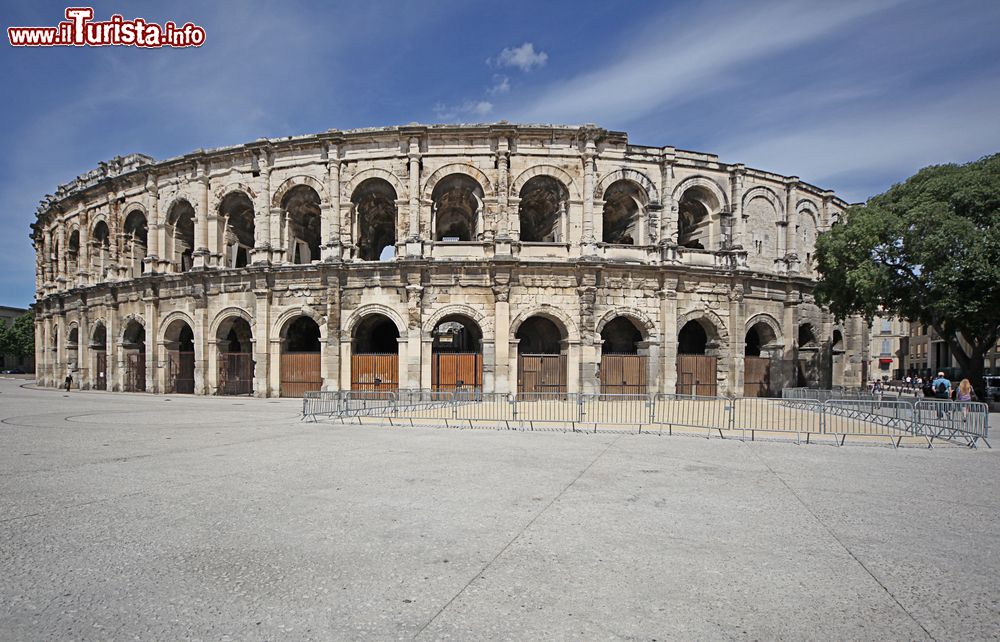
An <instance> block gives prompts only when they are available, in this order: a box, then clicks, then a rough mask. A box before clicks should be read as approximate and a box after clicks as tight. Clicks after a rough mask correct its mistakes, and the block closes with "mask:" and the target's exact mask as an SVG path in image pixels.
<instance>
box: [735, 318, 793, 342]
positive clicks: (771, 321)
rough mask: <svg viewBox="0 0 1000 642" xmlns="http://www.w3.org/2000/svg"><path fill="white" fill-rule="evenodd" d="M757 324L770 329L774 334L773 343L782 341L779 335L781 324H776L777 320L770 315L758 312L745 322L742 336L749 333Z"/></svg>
mask: <svg viewBox="0 0 1000 642" xmlns="http://www.w3.org/2000/svg"><path fill="white" fill-rule="evenodd" d="M758 323H763V324H764V325H766V326H767V327H769V328H770V329H771V332H773V333H774V340H775V341H783V340H784V338H783V336H782V333H781V324H780V323H778V320H777V319H775V318H774V317H773V316H771V315H770V314H768V313H767V312H759V313H757V314H755V315H753V316H752V317H750V318H749V319H747V322H746V324H745V325H744V327H743V334H744V335H746V333H747V332H750V329H751V328H753V327H754V326H755V325H757V324H758Z"/></svg>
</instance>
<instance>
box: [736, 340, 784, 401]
mask: <svg viewBox="0 0 1000 642" xmlns="http://www.w3.org/2000/svg"><path fill="white" fill-rule="evenodd" d="M743 355H744V356H743V396H744V397H769V396H771V395H772V394H774V391H773V388H772V386H771V362H772V360H773V359H774V358H775V357H778V358H780V356H781V347H780V346H779V345H777V337H776V336H775V334H774V330H773V329H772V328H771V326H769V325H768V324H766V323H764V322H763V321H759V322H757V323H755V324H754V325H753V326H751V328H750V329H749V330H747V334H746V338H745V341H744V348H743Z"/></svg>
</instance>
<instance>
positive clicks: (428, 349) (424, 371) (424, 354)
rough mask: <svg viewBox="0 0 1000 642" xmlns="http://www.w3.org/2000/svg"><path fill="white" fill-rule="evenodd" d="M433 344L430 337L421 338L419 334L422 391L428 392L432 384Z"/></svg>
mask: <svg viewBox="0 0 1000 642" xmlns="http://www.w3.org/2000/svg"><path fill="white" fill-rule="evenodd" d="M433 353H434V342H433V340H432V339H431V336H430V335H427V336H423V333H422V332H421V337H420V388H421V389H422V390H430V389H431V386H432V385H433V382H432V381H431V375H432V374H433V373H432V372H431V359H433V358H434V354H433Z"/></svg>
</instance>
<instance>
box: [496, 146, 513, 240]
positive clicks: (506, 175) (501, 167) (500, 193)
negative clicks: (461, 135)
mask: <svg viewBox="0 0 1000 642" xmlns="http://www.w3.org/2000/svg"><path fill="white" fill-rule="evenodd" d="M509 185H510V141H509V140H508V139H507V137H506V136H501V137H500V138H499V139H497V236H496V251H497V253H498V254H510V238H511V234H510V230H511V225H510V218H511V207H510V202H509V200H510V194H509V191H510V186H509Z"/></svg>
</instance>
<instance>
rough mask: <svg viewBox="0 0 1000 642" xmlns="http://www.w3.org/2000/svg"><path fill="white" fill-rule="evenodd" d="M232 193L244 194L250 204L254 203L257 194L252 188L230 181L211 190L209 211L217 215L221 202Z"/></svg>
mask: <svg viewBox="0 0 1000 642" xmlns="http://www.w3.org/2000/svg"><path fill="white" fill-rule="evenodd" d="M233 192H240V193H242V194H244V195H245V196H246V197H247V198H249V199H250V202H251V203H255V202H256V199H257V192H255V191H254V190H253V188H252V187H250V186H249V185H247V184H246V183H241V182H239V181H230V182H228V183H226V184H224V185H220V186H219V187H216V188H215V189H214V190H212V202H211V203H209V209H211V210H212V211H213V212H216V213H218V212H219V208H220V207H222V201H223V200H224V199H225V198H226V197H227V196H229V195H230V194H232V193H233Z"/></svg>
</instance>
